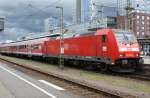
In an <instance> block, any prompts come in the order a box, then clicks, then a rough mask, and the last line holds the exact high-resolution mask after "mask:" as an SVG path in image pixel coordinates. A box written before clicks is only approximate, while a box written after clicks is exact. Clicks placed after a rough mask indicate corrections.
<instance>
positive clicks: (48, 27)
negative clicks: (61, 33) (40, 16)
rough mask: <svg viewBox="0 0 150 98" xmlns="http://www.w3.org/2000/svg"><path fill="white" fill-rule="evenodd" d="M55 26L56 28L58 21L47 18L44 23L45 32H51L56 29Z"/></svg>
mask: <svg viewBox="0 0 150 98" xmlns="http://www.w3.org/2000/svg"><path fill="white" fill-rule="evenodd" d="M57 26H58V21H57V19H56V18H54V17H49V18H47V19H45V21H44V29H45V32H51V31H53V30H54V29H56V28H57Z"/></svg>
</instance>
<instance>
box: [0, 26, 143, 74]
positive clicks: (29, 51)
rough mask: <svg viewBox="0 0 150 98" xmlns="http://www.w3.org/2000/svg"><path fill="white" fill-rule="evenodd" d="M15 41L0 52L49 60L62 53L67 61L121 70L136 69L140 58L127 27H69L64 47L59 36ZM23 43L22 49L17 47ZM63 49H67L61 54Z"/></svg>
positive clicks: (102, 68)
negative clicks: (72, 28) (73, 28)
mask: <svg viewBox="0 0 150 98" xmlns="http://www.w3.org/2000/svg"><path fill="white" fill-rule="evenodd" d="M70 32H73V33H70ZM12 44H13V45H12ZM12 44H4V45H2V46H1V53H8V52H9V53H18V52H19V53H21V54H24V55H25V54H26V55H30V56H41V57H43V58H44V59H45V58H47V59H48V60H54V59H55V60H56V59H57V60H58V59H59V57H60V55H62V56H61V57H63V58H64V60H65V62H71V63H76V64H79V65H81V64H82V65H84V66H89V65H90V66H92V67H95V68H100V69H101V70H102V71H106V70H108V69H111V70H115V71H119V72H131V71H132V72H133V71H134V70H135V68H137V67H138V65H139V64H140V61H141V59H140V50H139V45H138V42H137V40H136V38H135V36H134V35H133V33H131V32H129V31H124V30H116V29H98V30H94V29H88V30H85V29H84V30H76V31H68V33H66V34H65V35H64V43H63V46H62V47H60V36H46V37H44V38H36V39H31V40H26V41H21V42H14V43H12ZM21 45H22V49H20V48H19V49H18V47H21ZM23 46H24V47H23ZM5 49H6V50H5ZM15 49H16V50H15ZM60 50H64V52H63V53H62V54H60Z"/></svg>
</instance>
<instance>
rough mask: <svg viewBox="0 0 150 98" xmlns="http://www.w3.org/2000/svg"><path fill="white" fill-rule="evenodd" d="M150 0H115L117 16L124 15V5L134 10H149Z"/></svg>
mask: <svg viewBox="0 0 150 98" xmlns="http://www.w3.org/2000/svg"><path fill="white" fill-rule="evenodd" d="M149 5H150V0H117V8H118V14H119V16H124V15H126V14H127V13H126V7H131V8H133V9H134V10H139V11H145V12H150V6H149Z"/></svg>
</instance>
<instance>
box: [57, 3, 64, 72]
mask: <svg viewBox="0 0 150 98" xmlns="http://www.w3.org/2000/svg"><path fill="white" fill-rule="evenodd" d="M56 8H57V9H60V11H61V15H60V21H61V28H60V32H61V36H60V55H59V57H60V63H59V67H60V69H62V70H63V69H64V59H63V55H64V30H63V29H64V22H63V21H64V19H63V18H64V16H63V7H61V6H56Z"/></svg>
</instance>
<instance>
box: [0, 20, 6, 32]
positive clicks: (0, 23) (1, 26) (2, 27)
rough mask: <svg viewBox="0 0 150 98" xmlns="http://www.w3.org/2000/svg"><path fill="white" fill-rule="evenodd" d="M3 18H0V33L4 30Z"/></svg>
mask: <svg viewBox="0 0 150 98" xmlns="http://www.w3.org/2000/svg"><path fill="white" fill-rule="evenodd" d="M4 24H5V18H3V17H0V31H3V30H4Z"/></svg>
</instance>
